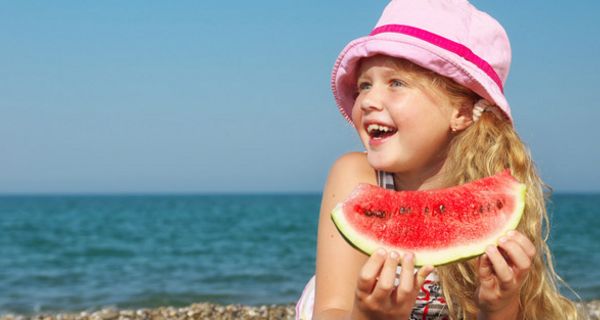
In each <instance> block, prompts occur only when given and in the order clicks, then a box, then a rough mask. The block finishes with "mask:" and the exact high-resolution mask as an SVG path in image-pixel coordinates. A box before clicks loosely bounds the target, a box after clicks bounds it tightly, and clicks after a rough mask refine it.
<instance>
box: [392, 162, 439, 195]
mask: <svg viewBox="0 0 600 320" xmlns="http://www.w3.org/2000/svg"><path fill="white" fill-rule="evenodd" d="M445 163H446V162H445V161H444V160H441V161H439V162H437V163H435V164H433V165H431V166H427V167H426V168H420V169H418V170H413V171H407V172H395V173H394V183H395V185H396V190H431V189H439V188H443V187H445V185H444V179H443V178H444V167H445Z"/></svg>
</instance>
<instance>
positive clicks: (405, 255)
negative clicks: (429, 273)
mask: <svg viewBox="0 0 600 320" xmlns="http://www.w3.org/2000/svg"><path fill="white" fill-rule="evenodd" d="M404 259H405V260H406V261H410V260H412V259H413V254H412V253H405V254H404Z"/></svg>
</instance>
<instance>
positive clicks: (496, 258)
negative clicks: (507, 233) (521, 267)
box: [485, 246, 513, 284]
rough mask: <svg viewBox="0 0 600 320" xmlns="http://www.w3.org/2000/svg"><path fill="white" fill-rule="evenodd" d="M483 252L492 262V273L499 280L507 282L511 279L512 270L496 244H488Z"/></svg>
mask: <svg viewBox="0 0 600 320" xmlns="http://www.w3.org/2000/svg"><path fill="white" fill-rule="evenodd" d="M485 253H486V254H487V256H488V258H489V259H490V261H491V262H492V268H493V270H494V274H495V275H496V276H497V277H498V280H500V282H502V283H505V284H508V283H510V282H511V281H512V279H513V271H512V269H511V268H510V267H509V266H508V264H507V263H506V260H504V257H503V256H502V254H501V253H500V251H499V250H498V248H497V247H496V246H489V247H488V248H487V249H486V250H485Z"/></svg>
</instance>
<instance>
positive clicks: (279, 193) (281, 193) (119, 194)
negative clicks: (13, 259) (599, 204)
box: [0, 190, 600, 198]
mask: <svg viewBox="0 0 600 320" xmlns="http://www.w3.org/2000/svg"><path fill="white" fill-rule="evenodd" d="M321 194H322V191H320V190H319V191H190V192H181V191H158V192H144V191H125V192H111V191H107V192H0V198H12V197H14V198H18V197H178V196H181V197H196V196H199V197H204V196H320V195H321ZM569 195H576V196H600V191H587V190H586V191H572V190H565V191H556V190H554V191H553V192H552V193H551V196H569Z"/></svg>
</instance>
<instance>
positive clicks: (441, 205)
mask: <svg viewBox="0 0 600 320" xmlns="http://www.w3.org/2000/svg"><path fill="white" fill-rule="evenodd" d="M445 209H446V208H445V207H444V205H443V204H440V213H444V210H445Z"/></svg>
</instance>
